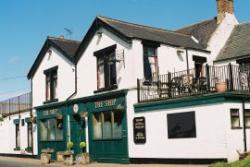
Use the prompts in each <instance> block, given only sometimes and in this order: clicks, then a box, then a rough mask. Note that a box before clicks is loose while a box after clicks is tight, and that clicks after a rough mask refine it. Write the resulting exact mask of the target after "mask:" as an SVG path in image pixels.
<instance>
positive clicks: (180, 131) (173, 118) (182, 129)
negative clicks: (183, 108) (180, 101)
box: [167, 112, 196, 139]
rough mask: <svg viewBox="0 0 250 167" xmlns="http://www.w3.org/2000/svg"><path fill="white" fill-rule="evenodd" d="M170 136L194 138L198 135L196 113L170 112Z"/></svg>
mask: <svg viewBox="0 0 250 167" xmlns="http://www.w3.org/2000/svg"><path fill="white" fill-rule="evenodd" d="M167 121H168V138H169V139H175V138H193V137H196V127H195V113H194V112H187V113H178V114H168V115H167Z"/></svg>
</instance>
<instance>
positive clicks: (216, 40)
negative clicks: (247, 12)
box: [207, 13, 239, 64]
mask: <svg viewBox="0 0 250 167" xmlns="http://www.w3.org/2000/svg"><path fill="white" fill-rule="evenodd" d="M238 24H239V23H238V21H237V19H236V17H235V15H233V14H229V13H226V16H225V18H224V20H223V21H222V22H221V23H220V25H219V26H218V27H217V29H216V31H215V32H214V33H213V35H212V37H211V38H210V40H209V42H208V47H207V50H209V51H211V56H210V59H209V64H212V63H213V61H214V60H215V59H216V57H217V56H218V54H219V52H220V51H221V49H222V48H223V47H224V46H225V44H226V42H227V40H228V38H229V37H230V35H231V33H232V31H233V29H234V27H235V26H236V25H238Z"/></svg>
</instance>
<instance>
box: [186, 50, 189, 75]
mask: <svg viewBox="0 0 250 167" xmlns="http://www.w3.org/2000/svg"><path fill="white" fill-rule="evenodd" d="M186 60H187V74H189V62H188V49H187V48H186Z"/></svg>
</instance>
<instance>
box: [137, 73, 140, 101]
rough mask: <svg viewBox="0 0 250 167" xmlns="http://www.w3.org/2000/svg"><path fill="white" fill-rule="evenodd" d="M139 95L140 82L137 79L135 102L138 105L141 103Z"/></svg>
mask: <svg viewBox="0 0 250 167" xmlns="http://www.w3.org/2000/svg"><path fill="white" fill-rule="evenodd" d="M140 94H141V92H140V80H139V79H138V78H137V101H138V103H140V102H141V99H140Z"/></svg>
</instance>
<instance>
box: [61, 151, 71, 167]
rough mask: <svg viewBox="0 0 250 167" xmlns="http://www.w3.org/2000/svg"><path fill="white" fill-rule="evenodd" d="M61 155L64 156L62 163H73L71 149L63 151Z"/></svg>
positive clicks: (69, 164)
mask: <svg viewBox="0 0 250 167" xmlns="http://www.w3.org/2000/svg"><path fill="white" fill-rule="evenodd" d="M63 156H64V164H65V165H68V166H71V165H73V164H74V159H73V152H72V151H65V152H64V155H63Z"/></svg>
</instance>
